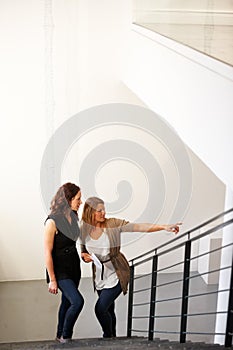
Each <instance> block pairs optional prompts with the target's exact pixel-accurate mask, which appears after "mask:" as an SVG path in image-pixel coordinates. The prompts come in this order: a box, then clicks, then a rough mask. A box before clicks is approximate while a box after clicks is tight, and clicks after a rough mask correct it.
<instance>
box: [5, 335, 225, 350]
mask: <svg viewBox="0 0 233 350" xmlns="http://www.w3.org/2000/svg"><path fill="white" fill-rule="evenodd" d="M222 348H224V346H222V345H218V344H207V343H202V342H198V343H192V342H187V343H185V344H181V343H179V342H176V341H169V340H161V339H159V338H155V339H154V340H153V341H149V340H147V338H144V337H131V338H126V337H119V338H115V339H108V340H105V339H103V338H90V339H74V340H72V342H71V343H68V344H60V343H57V342H56V341H51V340H50V341H37V342H21V343H6V344H0V349H1V350H33V349H37V350H57V349H66V350H70V349H78V350H84V349H85V350H89V349H108V350H121V349H125V350H126V349H130V350H131V349H135V350H136V349H160V350H165V349H183V350H185V349H187V350H188V349H189V350H192V349H208V350H211V349H222Z"/></svg>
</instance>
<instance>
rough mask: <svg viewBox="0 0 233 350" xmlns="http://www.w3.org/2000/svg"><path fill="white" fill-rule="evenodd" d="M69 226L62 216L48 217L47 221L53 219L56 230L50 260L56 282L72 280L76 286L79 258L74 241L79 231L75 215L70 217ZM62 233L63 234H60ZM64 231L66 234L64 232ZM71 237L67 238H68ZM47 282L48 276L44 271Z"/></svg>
mask: <svg viewBox="0 0 233 350" xmlns="http://www.w3.org/2000/svg"><path fill="white" fill-rule="evenodd" d="M71 218H72V221H71V224H70V223H69V222H68V220H67V219H66V218H65V217H64V216H62V215H49V216H48V218H47V219H46V220H48V219H53V220H54V222H55V225H56V228H57V233H56V234H55V236H54V243H53V250H52V258H53V266H54V273H55V276H56V279H57V281H59V280H62V279H67V278H69V279H72V280H73V281H74V282H75V284H76V285H77V286H78V284H79V281H80V278H81V269H80V258H79V255H78V252H77V248H76V239H77V238H78V236H79V234H80V231H79V226H78V223H77V219H78V217H77V215H75V217H74V215H71ZM62 231H63V232H64V233H62ZM65 231H66V232H65ZM67 236H69V237H72V239H71V238H69V237H67ZM46 277H47V282H48V283H49V281H50V280H49V275H48V272H47V270H46Z"/></svg>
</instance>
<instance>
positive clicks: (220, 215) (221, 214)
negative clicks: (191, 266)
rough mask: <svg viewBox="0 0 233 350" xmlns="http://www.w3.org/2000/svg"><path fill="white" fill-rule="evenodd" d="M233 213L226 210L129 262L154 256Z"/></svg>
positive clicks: (230, 210)
mask: <svg viewBox="0 0 233 350" xmlns="http://www.w3.org/2000/svg"><path fill="white" fill-rule="evenodd" d="M231 212H233V208H231V209H228V210H226V211H224V212H222V213H220V214H218V215H216V216H214V217H213V218H211V219H209V220H207V221H205V222H203V223H202V224H200V225H197V226H195V227H194V228H192V229H190V230H188V231H186V232H184V233H183V234H181V235H179V236H177V237H175V238H173V239H172V240H170V241H169V242H165V243H163V244H161V245H160V246H158V247H157V248H156V249H151V250H149V251H147V252H146V253H143V254H141V255H138V256H136V257H134V258H133V259H131V260H129V262H131V263H132V262H134V261H135V260H138V259H141V258H143V257H145V255H148V254H152V253H154V252H155V250H157V251H158V250H159V249H161V248H163V247H165V246H167V245H168V244H171V243H173V242H175V241H177V240H180V239H181V238H183V237H186V236H187V235H190V234H191V233H193V232H195V231H197V230H200V229H201V228H203V227H205V226H207V225H209V224H210V223H212V222H214V221H216V220H218V219H220V218H221V217H224V216H225V215H227V214H229V213H231Z"/></svg>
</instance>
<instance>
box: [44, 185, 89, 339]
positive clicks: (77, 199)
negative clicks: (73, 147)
mask: <svg viewBox="0 0 233 350" xmlns="http://www.w3.org/2000/svg"><path fill="white" fill-rule="evenodd" d="M81 203H82V201H81V191H80V188H79V187H78V186H76V185H75V184H72V183H66V184H64V185H62V186H61V187H60V188H59V189H58V191H57V193H56V195H55V196H54V198H53V200H52V202H51V208H50V209H51V212H50V214H49V216H48V218H47V219H46V222H45V238H44V247H45V263H46V273H47V282H48V283H49V285H48V289H49V292H50V293H52V294H57V293H58V289H60V291H61V293H62V295H61V304H60V308H59V312H58V325H57V336H56V340H57V341H59V342H60V343H67V342H69V341H71V338H72V334H73V327H74V324H75V322H76V320H77V318H78V316H79V314H80V312H81V310H82V308H83V304H84V300H83V297H82V295H81V294H80V292H79V290H78V285H79V281H80V277H81V270H80V259H79V255H78V252H77V249H76V241H77V239H78V237H79V235H80V231H79V226H78V214H77V211H78V209H79V206H80V204H81Z"/></svg>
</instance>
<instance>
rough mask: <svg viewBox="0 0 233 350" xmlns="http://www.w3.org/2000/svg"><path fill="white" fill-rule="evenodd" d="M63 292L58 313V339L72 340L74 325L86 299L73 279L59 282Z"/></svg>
mask: <svg viewBox="0 0 233 350" xmlns="http://www.w3.org/2000/svg"><path fill="white" fill-rule="evenodd" d="M58 287H59V289H60V290H61V292H62V296H61V305H60V308H59V312H58V326H57V337H58V338H61V336H62V337H63V338H64V339H67V338H71V337H72V334H73V328H74V324H75V322H76V320H77V318H78V316H79V314H80V312H81V310H82V308H83V305H84V299H83V297H82V295H81V293H80V292H79V291H78V289H77V286H76V285H75V283H74V281H72V280H71V279H64V280H59V281H58Z"/></svg>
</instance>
